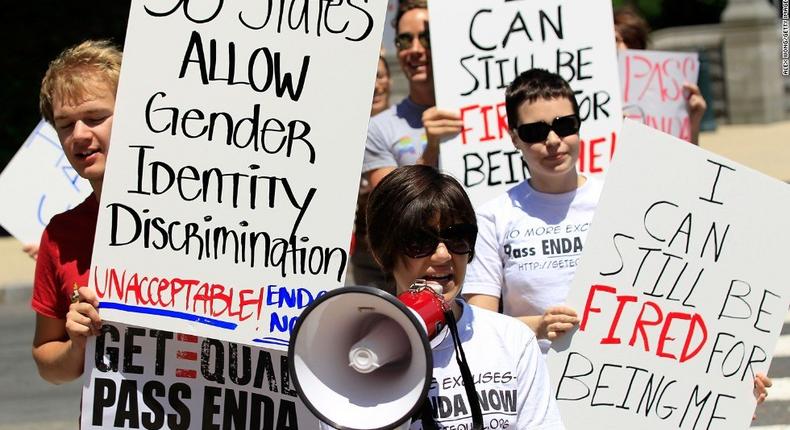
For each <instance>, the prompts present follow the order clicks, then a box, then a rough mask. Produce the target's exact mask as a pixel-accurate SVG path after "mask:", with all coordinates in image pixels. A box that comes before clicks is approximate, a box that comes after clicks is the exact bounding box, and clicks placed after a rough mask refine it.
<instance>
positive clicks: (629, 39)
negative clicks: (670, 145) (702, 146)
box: [614, 6, 708, 145]
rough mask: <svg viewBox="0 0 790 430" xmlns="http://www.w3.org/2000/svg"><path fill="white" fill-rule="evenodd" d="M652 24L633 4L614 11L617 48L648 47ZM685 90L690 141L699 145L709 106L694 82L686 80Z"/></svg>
mask: <svg viewBox="0 0 790 430" xmlns="http://www.w3.org/2000/svg"><path fill="white" fill-rule="evenodd" d="M649 33H650V26H649V25H648V24H647V21H645V19H644V18H642V17H641V16H640V15H639V13H637V11H636V10H635V9H634V8H633V7H631V6H623V7H620V8H617V9H615V11H614V37H615V42H616V44H617V49H647V37H648V34H649ZM683 90H684V92H685V94H686V109H688V114H689V128H690V139H691V140H690V142H691V143H693V144H695V145H699V131H700V125H701V124H702V116H703V115H705V110H706V109H707V108H708V104H707V102H705V98H704V97H702V93H701V92H700V90H699V87H698V86H697V85H696V84H695V83H692V82H685V83H684V84H683Z"/></svg>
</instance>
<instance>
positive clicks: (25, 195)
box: [0, 120, 92, 244]
mask: <svg viewBox="0 0 790 430" xmlns="http://www.w3.org/2000/svg"><path fill="white" fill-rule="evenodd" d="M91 191H92V190H91V186H90V184H89V183H88V181H86V180H85V179H82V178H81V177H80V176H79V175H77V172H76V171H74V169H73V168H72V167H71V165H70V164H69V161H68V160H67V159H66V155H64V154H63V148H61V146H60V142H59V141H58V134H57V132H55V129H54V128H52V126H51V125H49V123H47V122H46V121H44V120H41V122H39V123H38V125H36V128H35V129H33V132H32V133H30V136H28V138H27V140H25V143H23V144H22V147H21V148H19V150H18V151H17V153H16V154H15V155H14V158H12V159H11V161H10V162H9V163H8V165H6V167H5V169H4V170H3V173H2V174H0V196H2V200H3V202H4V204H3V210H2V211H0V225H2V226H3V228H4V229H6V231H8V232H9V233H11V234H12V235H13V236H14V237H15V238H17V239H19V241H20V242H22V243H35V244H38V242H39V241H40V240H41V233H42V232H43V231H44V227H46V226H47V224H49V220H50V218H52V216H53V215H56V214H59V213H61V212H64V211H66V210H68V209H71V208H72V207H74V206H77V205H78V204H80V203H81V202H82V201H83V200H85V198H87V197H88V195H90V193H91Z"/></svg>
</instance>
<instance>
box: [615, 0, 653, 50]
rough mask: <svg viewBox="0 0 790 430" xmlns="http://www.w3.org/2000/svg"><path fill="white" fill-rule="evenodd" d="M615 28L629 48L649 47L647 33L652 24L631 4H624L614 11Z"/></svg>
mask: <svg viewBox="0 0 790 430" xmlns="http://www.w3.org/2000/svg"><path fill="white" fill-rule="evenodd" d="M614 29H615V31H617V32H618V33H620V38H621V39H622V40H623V43H625V46H627V47H628V49H647V35H648V34H650V26H649V25H648V24H647V21H645V19H644V18H642V16H641V15H639V12H637V11H636V9H634V8H633V7H631V6H628V5H627V6H623V7H619V8H617V9H615V11H614Z"/></svg>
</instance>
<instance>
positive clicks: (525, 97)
mask: <svg viewBox="0 0 790 430" xmlns="http://www.w3.org/2000/svg"><path fill="white" fill-rule="evenodd" d="M559 98H564V99H568V100H569V101H570V102H571V105H573V113H575V114H576V116H579V105H578V104H577V103H576V97H575V95H574V94H573V90H572V89H571V86H570V85H568V82H566V81H565V79H563V78H562V76H560V75H558V74H556V73H551V72H549V71H547V70H543V69H530V70H527V71H526V72H523V73H521V74H520V75H518V76H517V77H516V79H514V80H513V82H511V83H510V85H508V87H507V89H506V90H505V110H506V111H507V123H508V127H509V128H510V129H514V128H516V127H518V126H519V123H518V108H519V107H521V105H522V104H523V103H524V102H529V103H532V102H534V101H535V100H541V99H543V100H551V99H559Z"/></svg>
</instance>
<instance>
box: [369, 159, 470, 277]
mask: <svg viewBox="0 0 790 430" xmlns="http://www.w3.org/2000/svg"><path fill="white" fill-rule="evenodd" d="M436 216H438V217H439V227H440V228H443V227H446V226H450V225H452V224H456V223H466V224H473V225H477V221H476V219H475V211H474V209H473V208H472V202H470V201H469V196H467V195H466V192H465V191H464V189H463V188H462V187H461V184H459V183H458V181H456V180H455V179H453V177H451V176H449V175H446V174H443V173H439V171H437V170H436V169H434V168H433V167H430V166H424V165H414V166H404V167H399V168H397V169H395V170H393V171H392V172H391V173H390V174H388V175H387V176H386V177H384V179H383V180H382V181H381V182H379V184H378V186H377V187H376V188H375V189H374V190H373V192H372V193H371V194H370V199H369V200H368V208H367V221H368V242H369V244H370V250H371V252H373V255H374V256H375V257H376V260H377V261H378V262H379V264H380V265H381V268H382V269H383V270H384V272H386V273H391V272H392V270H393V269H394V267H395V263H396V262H397V261H398V258H401V257H402V256H405V255H406V254H405V251H404V250H405V248H406V245H407V241H408V239H409V238H410V237H413V235H415V234H420V233H419V232H420V231H424V230H425V229H426V228H429V225H430V223H431V221H433V220H434V219H435V217H436ZM471 245H472V249H474V243H472V244H471ZM473 255H474V252H472V253H470V254H469V259H470V260H471V259H472V257H473Z"/></svg>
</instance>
